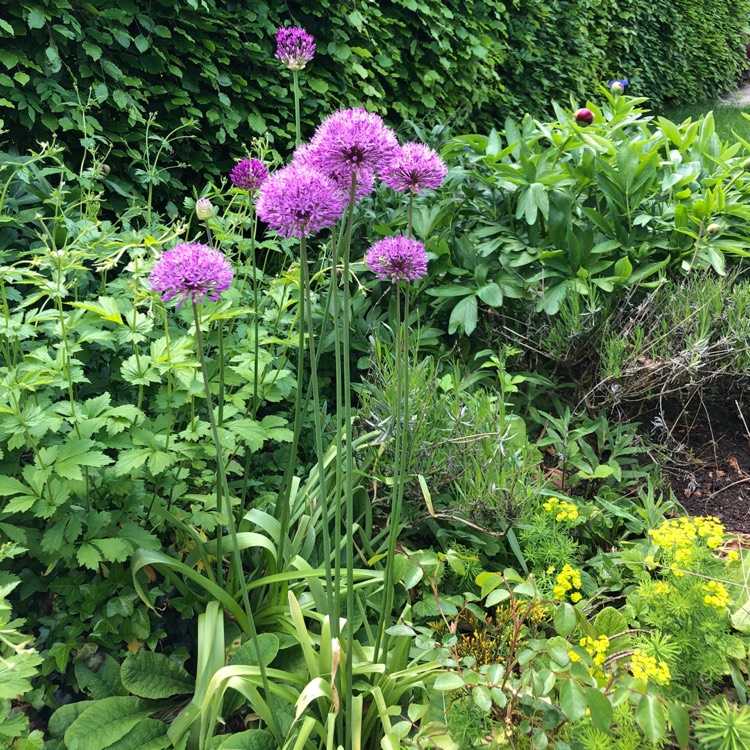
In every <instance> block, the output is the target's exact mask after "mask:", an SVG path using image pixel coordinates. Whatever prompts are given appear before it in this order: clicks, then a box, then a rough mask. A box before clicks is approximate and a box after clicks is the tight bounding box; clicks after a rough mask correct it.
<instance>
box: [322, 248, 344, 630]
mask: <svg viewBox="0 0 750 750" xmlns="http://www.w3.org/2000/svg"><path fill="white" fill-rule="evenodd" d="M344 236H345V235H344V233H342V234H341V237H340V239H343V238H344ZM339 250H340V248H339V247H338V246H337V244H334V246H333V253H332V259H331V283H330V285H329V287H330V289H331V294H332V305H331V306H332V308H333V333H334V339H333V340H334V358H335V362H336V367H335V379H336V456H337V460H336V480H335V481H336V491H335V493H334V497H335V498H336V503H335V507H334V516H335V518H334V529H335V544H334V559H333V568H334V576H335V578H336V581H338V582H340V581H341V524H342V515H341V503H340V502H339V501H338V500H339V498H341V495H342V491H343V490H342V485H343V480H344V476H343V471H342V465H341V456H342V455H343V453H344V422H343V415H342V413H341V408H340V404H343V403H344V392H343V380H342V372H341V336H340V331H341V319H340V312H341V309H340V305H341V300H340V297H339V278H338V270H339V265H338V259H339ZM322 335H323V334H322V333H321V336H322ZM333 612H334V613H335V615H336V616H335V617H331V635H332V636H333V637H334V638H337V637H338V635H339V616H338V615H339V613H340V612H341V585H340V583H339V584H338V585H337V586H336V589H335V591H334V594H333Z"/></svg>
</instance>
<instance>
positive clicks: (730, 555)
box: [727, 549, 740, 563]
mask: <svg viewBox="0 0 750 750" xmlns="http://www.w3.org/2000/svg"><path fill="white" fill-rule="evenodd" d="M739 560H740V553H739V552H738V551H737V550H736V549H732V550H729V552H727V562H728V563H736V562H739Z"/></svg>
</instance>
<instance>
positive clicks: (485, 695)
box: [471, 685, 492, 713]
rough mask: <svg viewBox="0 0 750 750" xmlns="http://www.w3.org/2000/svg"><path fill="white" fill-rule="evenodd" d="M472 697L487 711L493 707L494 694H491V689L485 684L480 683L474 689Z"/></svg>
mask: <svg viewBox="0 0 750 750" xmlns="http://www.w3.org/2000/svg"><path fill="white" fill-rule="evenodd" d="M471 694H472V698H473V699H474V703H475V704H476V705H477V706H478V707H479V708H480V709H481V710H482V711H484V712H485V713H487V712H488V711H490V709H491V708H492V696H491V695H490V691H489V690H488V689H487V688H486V687H485V686H484V685H479V686H477V687H475V688H474V689H473V690H472V691H471Z"/></svg>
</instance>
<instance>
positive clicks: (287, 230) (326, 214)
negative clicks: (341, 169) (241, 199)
mask: <svg viewBox="0 0 750 750" xmlns="http://www.w3.org/2000/svg"><path fill="white" fill-rule="evenodd" d="M346 203H347V198H346V196H345V195H344V193H343V192H342V191H341V189H340V188H339V186H338V185H337V184H336V182H335V181H334V180H332V179H331V178H330V177H327V176H326V175H324V174H323V173H321V172H319V171H318V170H316V169H313V168H312V167H309V166H306V165H304V164H296V163H294V162H292V163H291V164H290V165H289V166H287V167H284V168H283V169H280V170H279V171H278V172H274V173H273V175H271V176H270V177H269V178H268V179H267V180H266V181H265V182H264V183H263V185H262V186H261V188H260V190H259V191H258V197H257V199H256V202H255V210H256V211H257V212H258V217H259V218H260V220H261V221H265V222H266V223H267V224H268V225H269V226H270V227H271V229H273V230H275V231H276V232H278V233H279V234H280V235H281V236H282V237H307V236H308V235H311V234H315V233H316V232H319V231H320V230H321V229H324V228H325V227H330V226H332V225H333V224H335V223H336V222H337V221H338V220H339V219H340V218H341V216H342V214H343V213H344V209H345V208H346Z"/></svg>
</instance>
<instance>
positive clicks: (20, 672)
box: [0, 542, 42, 750]
mask: <svg viewBox="0 0 750 750" xmlns="http://www.w3.org/2000/svg"><path fill="white" fill-rule="evenodd" d="M25 551H26V550H25V549H23V548H22V547H19V546H18V545H16V544H12V543H7V542H6V543H4V544H0V562H4V561H6V560H8V559H10V558H13V557H17V556H20V555H21V554H22V553H24V552H25ZM18 583H19V581H18V579H17V578H16V577H15V576H10V575H8V574H7V573H3V572H0V744H2V746H3V747H8V746H11V747H24V748H26V750H38V748H40V747H41V743H40V742H39V740H41V733H40V732H37V731H35V732H32V733H31V734H29V721H28V718H27V717H26V715H25V714H24V713H23V712H22V711H15V712H13V711H11V701H18V700H20V699H22V698H23V696H24V695H25V694H26V693H28V692H30V691H31V680H32V679H33V678H34V677H36V675H37V674H38V667H39V665H40V664H41V662H42V659H41V657H40V656H39V654H38V653H37V652H36V650H35V649H34V647H33V646H32V645H31V642H30V640H31V639H30V638H29V637H28V636H26V635H24V634H23V633H22V632H21V628H22V627H23V625H24V620H19V619H14V618H13V617H12V612H11V607H10V603H9V602H8V596H9V595H10V593H11V592H12V591H13V589H15V588H16V586H18ZM17 738H24V739H23V740H22V742H24V743H26V744H23V745H18V744H17V743H14V744H13V745H11V744H10V742H11V740H14V739H17ZM20 741H21V740H19V742H20Z"/></svg>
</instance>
